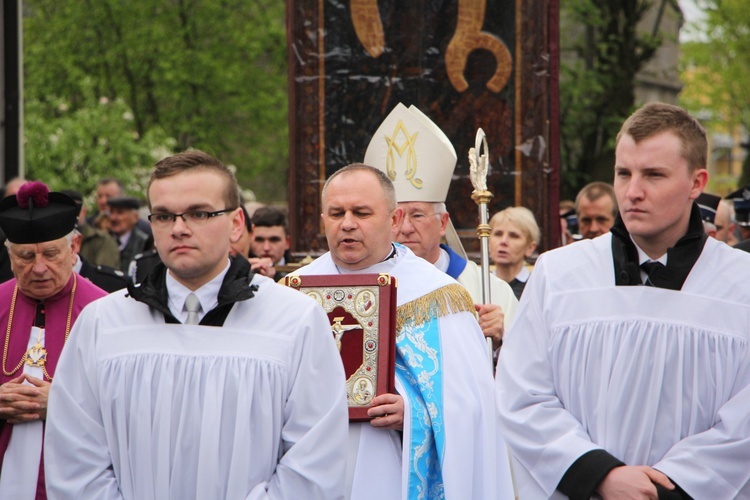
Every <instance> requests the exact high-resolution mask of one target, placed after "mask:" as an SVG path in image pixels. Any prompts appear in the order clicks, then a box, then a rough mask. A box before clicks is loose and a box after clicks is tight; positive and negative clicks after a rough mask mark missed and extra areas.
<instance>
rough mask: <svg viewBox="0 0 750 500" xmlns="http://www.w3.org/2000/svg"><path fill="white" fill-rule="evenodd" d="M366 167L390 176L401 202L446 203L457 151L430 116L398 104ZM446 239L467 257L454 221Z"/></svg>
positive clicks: (375, 141) (377, 135)
mask: <svg viewBox="0 0 750 500" xmlns="http://www.w3.org/2000/svg"><path fill="white" fill-rule="evenodd" d="M364 163H365V164H367V165H370V166H372V167H375V168H377V169H379V170H382V171H383V172H385V173H386V174H387V175H388V177H389V178H390V179H391V181H392V182H393V186H394V188H395V189H396V200H397V201H398V202H406V201H423V202H431V203H436V202H437V203H445V199H446V197H447V196H448V188H449V187H450V184H451V179H452V178H453V170H454V169H455V168H456V150H455V149H454V148H453V145H452V144H451V141H450V140H449V139H448V136H446V135H445V133H444V132H443V131H442V130H440V127H438V126H437V125H436V124H435V123H434V122H433V121H432V120H430V119H429V118H428V117H427V115H425V114H424V113H422V112H421V111H420V110H418V109H417V108H416V107H415V106H413V105H412V106H409V107H408V108H407V107H406V106H404V105H403V104H401V103H398V105H396V107H395V108H394V109H393V111H391V112H390V114H389V115H388V116H387V117H386V118H385V120H383V123H381V124H380V127H378V130H377V131H375V135H373V136H372V139H371V140H370V144H369V146H367V151H366V152H365V160H364ZM445 238H446V241H447V242H448V244H449V245H450V247H451V248H452V249H453V250H454V251H455V252H457V253H458V254H459V255H462V256H464V257H465V256H466V252H465V251H464V249H463V245H461V242H460V239H459V238H458V235H457V234H456V230H455V229H454V227H453V222H452V221H450V219H449V221H448V228H447V229H446V234H445Z"/></svg>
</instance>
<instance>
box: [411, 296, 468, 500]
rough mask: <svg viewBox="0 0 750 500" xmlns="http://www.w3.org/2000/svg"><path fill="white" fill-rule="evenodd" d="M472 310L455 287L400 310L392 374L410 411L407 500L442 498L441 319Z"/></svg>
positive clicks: (414, 301)
mask: <svg viewBox="0 0 750 500" xmlns="http://www.w3.org/2000/svg"><path fill="white" fill-rule="evenodd" d="M473 310H474V307H473V303H472V301H471V297H469V295H468V293H467V292H466V290H464V288H463V287H461V285H459V284H457V283H454V284H450V285H446V286H443V287H441V288H438V289H437V290H434V291H432V292H430V293H428V294H427V295H424V296H422V297H419V298H418V299H415V300H413V301H411V302H408V303H406V304H403V305H401V306H399V308H398V313H397V321H396V323H397V327H396V328H397V335H396V376H397V377H398V378H399V380H400V381H401V382H402V383H403V386H404V391H405V394H402V396H403V397H405V398H406V399H408V401H409V408H410V409H411V420H410V422H409V424H410V429H411V434H410V441H409V442H408V443H404V446H405V447H407V446H408V453H407V455H408V461H409V463H408V468H409V473H408V477H407V479H406V480H407V485H406V490H407V498H415V499H423V498H425V499H427V498H428V499H441V498H445V489H444V486H443V473H442V465H443V457H444V454H445V425H444V416H443V408H444V405H443V370H442V357H441V352H442V350H441V347H440V318H441V317H443V316H445V315H448V314H453V313H457V312H461V311H472V312H473Z"/></svg>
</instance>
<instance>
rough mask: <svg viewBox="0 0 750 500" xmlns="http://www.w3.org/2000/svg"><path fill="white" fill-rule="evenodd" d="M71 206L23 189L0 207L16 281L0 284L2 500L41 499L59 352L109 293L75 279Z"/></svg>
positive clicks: (36, 189) (64, 199)
mask: <svg viewBox="0 0 750 500" xmlns="http://www.w3.org/2000/svg"><path fill="white" fill-rule="evenodd" d="M77 215H78V207H77V206H76V204H75V202H74V201H73V200H72V199H71V198H69V197H68V196H65V195H64V194H62V193H54V192H53V193H50V192H49V189H48V188H47V186H45V185H44V184H42V183H41V182H28V183H26V184H24V185H23V186H21V188H20V189H19V191H18V193H17V194H16V195H15V196H9V197H6V198H4V199H3V200H2V201H0V227H1V228H2V229H3V231H4V232H5V234H6V236H7V238H8V239H7V242H6V246H7V248H8V252H9V255H10V260H11V267H12V269H13V274H14V275H15V278H14V279H12V280H10V281H8V282H6V283H3V284H2V285H0V304H2V305H0V323H2V324H3V325H4V326H5V325H7V328H5V342H4V350H3V373H2V375H0V383H2V385H0V464H2V465H1V466H0V467H1V470H0V498H13V499H33V498H44V494H45V481H44V475H43V473H42V470H43V469H42V467H43V457H42V435H43V432H44V427H45V420H46V417H47V396H48V393H49V388H50V383H51V382H52V379H53V377H54V376H55V370H56V368H57V362H58V359H59V358H60V353H61V351H62V349H63V346H64V345H65V342H66V341H67V340H68V334H69V333H70V328H71V326H72V325H73V324H74V323H75V321H76V319H77V318H78V315H79V313H80V312H81V309H83V307H84V306H85V305H87V304H88V303H90V302H91V301H93V300H96V299H98V298H100V297H102V296H104V295H106V293H105V292H104V291H103V290H101V289H99V288H97V287H96V286H94V285H93V284H91V283H90V282H89V281H87V280H85V279H81V278H80V277H79V276H78V275H77V274H76V273H74V272H73V262H74V261H75V252H74V251H73V238H74V235H73V232H74V227H75V223H76V216H77Z"/></svg>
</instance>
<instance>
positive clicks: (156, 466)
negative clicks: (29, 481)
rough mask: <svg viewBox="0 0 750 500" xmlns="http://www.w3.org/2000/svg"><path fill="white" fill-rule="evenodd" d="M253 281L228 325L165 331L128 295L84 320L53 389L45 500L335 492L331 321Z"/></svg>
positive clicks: (300, 299)
mask: <svg viewBox="0 0 750 500" xmlns="http://www.w3.org/2000/svg"><path fill="white" fill-rule="evenodd" d="M253 284H257V285H259V290H258V291H256V292H255V297H253V298H250V299H248V300H245V301H242V302H237V303H235V304H234V306H233V308H232V310H231V312H230V313H229V315H228V317H227V318H226V321H225V322H224V325H223V326H222V327H207V326H198V325H180V324H165V321H164V316H163V315H162V313H160V312H157V311H155V310H153V309H150V308H149V307H147V306H146V305H145V304H143V303H140V302H137V301H135V300H133V299H132V298H127V297H126V291H124V290H123V291H122V292H117V293H115V294H112V295H110V296H108V297H105V298H103V299H101V300H100V301H97V302H94V303H92V304H91V305H90V306H89V307H87V308H86V309H85V310H84V311H83V313H82V314H81V316H80V317H79V318H78V321H77V322H76V324H75V327H74V328H73V331H72V332H71V335H70V340H69V341H68V344H67V346H66V348H65V351H64V352H63V356H62V358H61V360H60V364H59V366H58V367H57V373H56V375H55V384H54V385H53V387H52V391H51V394H50V403H49V415H50V418H49V420H48V423H47V431H46V442H45V473H46V478H47V490H48V495H49V497H50V498H51V499H57V498H69V499H78V498H105V499H113V498H126V499H137V500H149V499H166V498H175V499H177V498H179V499H191V498H194V499H208V498H210V499H232V500H235V499H240V498H252V499H256V498H258V499H259V498H290V499H301V498H304V499H311V498H314V499H325V500H328V499H332V498H342V497H343V482H344V481H343V478H344V471H345V467H346V465H345V453H344V451H343V450H344V449H345V447H346V429H347V413H346V389H345V385H344V372H343V367H342V366H341V362H340V358H339V354H338V352H337V350H336V347H335V344H334V342H333V341H332V339H331V330H330V325H329V323H328V319H327V317H326V315H325V313H324V312H323V310H322V309H321V308H320V306H319V305H318V304H317V303H316V302H315V301H313V300H311V299H309V298H308V297H305V296H304V295H303V294H301V293H299V292H297V291H294V290H291V289H286V288H284V287H282V286H279V285H276V284H275V283H273V282H272V281H271V280H269V279H267V278H264V277H262V276H258V275H256V276H255V277H254V278H253Z"/></svg>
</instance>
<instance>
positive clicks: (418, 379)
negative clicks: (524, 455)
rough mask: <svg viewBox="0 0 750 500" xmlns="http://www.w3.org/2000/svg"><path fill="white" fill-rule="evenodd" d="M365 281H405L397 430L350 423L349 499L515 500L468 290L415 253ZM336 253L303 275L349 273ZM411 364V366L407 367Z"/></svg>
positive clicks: (405, 252) (404, 251)
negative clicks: (385, 277) (401, 410)
mask: <svg viewBox="0 0 750 500" xmlns="http://www.w3.org/2000/svg"><path fill="white" fill-rule="evenodd" d="M394 246H395V248H396V255H395V256H394V257H393V258H390V259H387V260H386V261H384V262H381V263H378V264H376V265H374V266H371V267H369V268H367V269H363V270H360V271H355V272H356V273H359V274H362V273H388V274H390V275H391V276H395V277H396V279H397V291H396V293H397V303H398V312H397V340H396V350H397V355H396V357H397V360H396V390H397V392H398V393H399V394H401V395H402V396H403V397H404V404H405V407H406V410H405V415H404V431H403V446H402V439H401V436H399V434H398V433H397V432H396V431H390V430H384V429H377V428H374V427H372V426H371V425H370V424H369V423H350V424H349V445H348V451H349V463H348V472H347V483H348V484H347V498H351V499H353V500H369V499H385V498H387V499H395V498H403V499H407V498H408V499H417V498H425V499H439V498H448V499H460V500H463V499H512V498H513V488H512V481H511V477H510V470H509V464H508V455H507V451H506V447H505V443H504V442H503V440H502V438H501V436H500V434H499V432H498V419H497V414H496V412H495V411H494V409H493V407H492V405H493V404H494V394H493V382H492V367H491V364H490V360H489V359H488V355H487V349H486V343H485V341H484V336H483V334H482V331H481V329H480V328H479V325H478V323H477V320H476V316H475V315H474V313H473V304H472V303H471V298H470V297H468V295H467V294H466V291H465V290H464V289H463V288H462V287H460V286H459V285H458V284H457V283H456V281H455V280H453V279H452V278H451V277H450V276H448V275H447V274H445V273H444V272H442V271H440V270H439V269H437V268H436V267H435V266H434V265H432V264H430V263H428V262H427V261H426V260H424V259H420V258H418V257H416V256H415V255H414V254H413V253H412V251H411V250H409V249H408V248H407V247H405V246H403V245H399V244H394ZM347 273H351V271H349V272H347V271H346V270H343V269H339V268H338V267H337V266H336V265H335V263H334V262H333V260H332V259H331V255H330V253H327V254H325V255H323V256H322V257H320V258H318V259H317V260H315V261H314V262H313V263H312V264H310V265H308V266H306V267H304V268H302V269H301V270H299V271H297V272H295V273H294V274H300V275H326V274H347ZM407 365H408V366H407Z"/></svg>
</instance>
